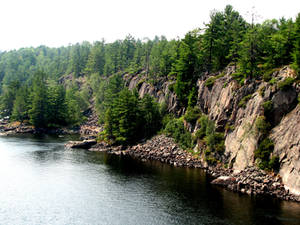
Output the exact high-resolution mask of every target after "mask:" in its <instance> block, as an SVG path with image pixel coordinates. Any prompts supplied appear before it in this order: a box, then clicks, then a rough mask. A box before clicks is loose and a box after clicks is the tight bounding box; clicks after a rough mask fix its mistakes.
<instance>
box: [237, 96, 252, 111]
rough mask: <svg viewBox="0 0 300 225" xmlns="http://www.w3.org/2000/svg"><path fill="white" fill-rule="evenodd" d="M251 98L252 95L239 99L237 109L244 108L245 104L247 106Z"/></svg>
mask: <svg viewBox="0 0 300 225" xmlns="http://www.w3.org/2000/svg"><path fill="white" fill-rule="evenodd" d="M251 97H252V94H250V95H246V96H244V97H243V98H242V99H241V101H240V102H239V107H243V108H246V104H247V102H248V100H249V99H251Z"/></svg>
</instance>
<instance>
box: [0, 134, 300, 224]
mask: <svg viewBox="0 0 300 225" xmlns="http://www.w3.org/2000/svg"><path fill="white" fill-rule="evenodd" d="M68 139H69V138H53V137H32V136H27V137H26V136H23V137H0V224H30V225H33V224H60V225H62V224H68V225H71V224H212V225H214V224H216V225H218V224H220V225H221V224H241V225H247V224H264V225H265V224H272V225H276V224H287V225H292V224H295V225H296V224H300V204H299V203H292V202H285V201H279V200H275V199H271V198H262V197H252V198H251V197H249V196H246V195H239V194H236V193H232V192H228V191H226V190H224V189H222V188H219V187H215V186H212V185H210V182H209V181H210V177H208V176H207V175H205V174H204V173H203V172H202V171H201V170H198V169H185V168H174V167H171V166H168V165H164V164H160V163H155V162H152V163H142V162H140V161H138V160H134V159H131V158H128V157H119V156H112V155H107V154H105V153H97V152H88V151H85V150H78V149H77V150H66V149H64V143H65V142H66V141H67V140H68Z"/></svg>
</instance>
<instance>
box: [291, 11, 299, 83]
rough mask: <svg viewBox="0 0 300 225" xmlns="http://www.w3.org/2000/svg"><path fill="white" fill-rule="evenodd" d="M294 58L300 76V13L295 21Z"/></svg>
mask: <svg viewBox="0 0 300 225" xmlns="http://www.w3.org/2000/svg"><path fill="white" fill-rule="evenodd" d="M294 46H295V47H294V51H293V58H294V64H293V65H294V67H295V69H296V71H297V74H298V78H299V77H300V13H299V14H298V16H297V18H296V22H295V44H294Z"/></svg>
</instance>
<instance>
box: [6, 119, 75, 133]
mask: <svg viewBox="0 0 300 225" xmlns="http://www.w3.org/2000/svg"><path fill="white" fill-rule="evenodd" d="M16 134H56V135H66V134H79V128H71V129H70V128H65V127H64V128H35V127H33V126H31V125H28V124H26V123H20V122H14V123H9V122H1V123H0V135H1V136H9V135H16Z"/></svg>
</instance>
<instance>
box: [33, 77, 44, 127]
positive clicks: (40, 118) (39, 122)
mask: <svg viewBox="0 0 300 225" xmlns="http://www.w3.org/2000/svg"><path fill="white" fill-rule="evenodd" d="M46 79H47V75H46V74H45V73H44V72H37V73H36V74H35V76H34V81H33V90H32V93H31V99H32V105H31V109H30V110H29V118H30V122H31V123H32V124H33V125H34V126H35V127H47V125H48V116H47V115H48V88H47V85H46Z"/></svg>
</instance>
